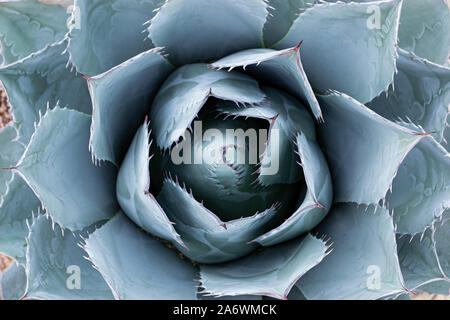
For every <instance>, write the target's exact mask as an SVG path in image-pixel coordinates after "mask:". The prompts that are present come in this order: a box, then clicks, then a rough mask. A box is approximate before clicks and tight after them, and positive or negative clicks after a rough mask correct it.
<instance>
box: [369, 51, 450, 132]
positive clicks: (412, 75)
mask: <svg viewBox="0 0 450 320" xmlns="http://www.w3.org/2000/svg"><path fill="white" fill-rule="evenodd" d="M399 53H400V57H399V59H398V62H397V66H398V70H399V72H398V73H397V75H396V76H395V78H394V84H393V87H392V89H390V90H389V91H388V93H387V95H384V94H381V95H380V96H379V97H377V98H375V99H374V100H373V101H372V102H370V104H369V105H368V107H369V108H371V109H372V110H374V111H375V112H377V113H378V114H380V115H382V116H383V117H385V118H387V119H389V120H392V121H399V119H400V121H404V122H407V121H410V122H412V123H414V124H415V125H417V126H421V127H423V128H424V129H425V130H426V131H427V132H435V135H434V136H435V137H436V140H438V141H441V140H442V136H443V133H444V129H445V123H446V119H447V113H448V112H449V105H450V69H449V68H446V67H442V66H439V65H436V64H434V63H431V62H429V61H427V60H424V59H421V58H419V57H417V56H415V55H414V54H411V53H408V52H406V51H404V50H401V49H400V50H399ZM394 88H395V90H394Z"/></svg>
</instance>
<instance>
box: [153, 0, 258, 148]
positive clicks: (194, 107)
mask: <svg viewBox="0 0 450 320" xmlns="http://www.w3.org/2000/svg"><path fill="white" fill-rule="evenodd" d="M173 2H177V1H173ZM170 3H172V1H171V2H170ZM209 97H215V98H219V99H223V100H229V101H234V102H236V103H242V104H244V103H249V104H258V103H261V102H262V101H263V100H264V98H265V95H264V93H263V92H262V91H261V89H260V88H259V86H258V82H257V81H256V80H254V79H253V78H251V77H249V76H247V75H245V74H242V73H239V72H226V71H224V70H220V71H217V70H213V69H210V68H208V67H207V65H206V64H191V65H186V66H183V67H181V68H179V69H177V70H176V71H175V72H173V73H172V74H171V75H170V76H169V78H167V80H166V81H165V82H164V84H163V85H162V87H161V89H160V90H159V91H158V94H157V95H156V97H155V100H154V101H153V104H152V108H151V112H150V120H151V123H152V130H153V134H154V136H155V138H156V142H157V144H158V146H159V147H160V148H162V149H167V148H169V147H171V146H172V144H173V143H174V142H176V141H178V139H179V138H180V137H182V136H183V135H184V133H185V132H186V129H188V128H189V127H190V125H191V123H192V121H193V120H194V118H195V117H196V116H197V114H198V112H199V111H200V110H201V108H202V107H203V105H204V104H205V102H206V101H207V100H208V98H209Z"/></svg>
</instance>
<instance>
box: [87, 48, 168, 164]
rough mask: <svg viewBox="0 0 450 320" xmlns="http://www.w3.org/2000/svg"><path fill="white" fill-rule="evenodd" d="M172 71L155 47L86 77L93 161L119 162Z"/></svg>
mask: <svg viewBox="0 0 450 320" xmlns="http://www.w3.org/2000/svg"><path fill="white" fill-rule="evenodd" d="M171 70H172V67H171V66H170V65H169V63H168V62H167V61H166V59H165V58H164V57H163V56H162V55H161V54H160V53H159V49H157V48H154V49H151V50H149V51H146V52H144V53H141V54H140V55H138V56H136V57H134V58H131V59H130V60H127V61H126V62H124V63H122V64H121V65H119V66H117V67H114V68H112V69H111V70H109V71H107V72H105V73H103V74H101V75H98V76H95V77H92V78H88V84H89V90H90V93H91V96H92V105H93V112H92V115H93V118H92V131H91V141H90V148H91V150H92V153H93V155H94V157H95V158H96V159H100V160H109V161H112V162H114V163H116V164H119V163H120V162H121V161H122V159H123V157H124V155H125V153H126V151H127V148H128V146H129V145H130V142H131V140H132V139H133V134H134V132H136V130H137V128H138V127H139V124H140V123H141V122H142V119H143V118H144V116H145V114H146V113H148V108H149V104H150V103H151V101H152V100H153V98H154V95H155V93H156V90H157V89H158V88H159V86H160V85H161V83H162V82H163V81H164V79H165V78H166V77H167V75H168V74H169V72H170V71H171Z"/></svg>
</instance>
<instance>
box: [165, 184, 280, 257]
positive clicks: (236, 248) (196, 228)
mask: <svg viewBox="0 0 450 320" xmlns="http://www.w3.org/2000/svg"><path fill="white" fill-rule="evenodd" d="M157 199H158V202H159V203H160V204H161V206H162V207H163V208H164V210H165V211H166V212H167V215H168V216H169V218H170V219H171V220H172V221H173V222H174V223H175V229H176V230H177V231H178V232H179V233H180V235H181V238H182V239H183V241H184V243H185V244H186V247H182V246H180V245H179V244H177V247H178V249H179V250H180V251H181V252H182V253H183V254H184V255H185V256H187V257H189V258H190V259H192V260H194V261H197V262H199V263H219V262H224V261H230V260H233V259H237V258H241V257H243V256H245V255H247V254H248V253H250V252H252V251H253V250H255V249H256V247H257V244H255V243H252V244H250V243H248V242H249V241H251V240H253V239H254V238H256V237H258V236H259V235H261V234H262V233H264V232H266V231H268V228H270V226H271V224H270V222H271V221H272V220H273V219H274V216H275V214H276V213H277V205H274V206H272V207H271V208H269V209H267V210H265V211H263V212H261V213H256V214H255V215H253V216H249V217H246V218H241V219H237V220H232V221H228V222H223V221H222V220H220V218H219V217H218V216H216V215H215V214H214V213H213V212H211V211H210V210H208V209H207V208H206V207H204V206H203V204H202V203H200V202H198V201H197V200H196V199H195V198H194V196H193V195H192V191H191V192H189V191H188V190H187V189H186V188H185V187H181V186H180V185H179V184H178V183H177V182H175V181H173V180H171V179H166V180H165V181H164V184H163V187H162V190H161V192H160V194H159V195H158V198H157Z"/></svg>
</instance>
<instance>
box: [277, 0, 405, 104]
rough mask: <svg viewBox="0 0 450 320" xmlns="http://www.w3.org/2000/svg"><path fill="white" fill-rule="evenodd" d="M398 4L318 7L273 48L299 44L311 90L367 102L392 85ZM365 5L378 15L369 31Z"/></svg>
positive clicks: (390, 2)
mask: <svg viewBox="0 0 450 320" xmlns="http://www.w3.org/2000/svg"><path fill="white" fill-rule="evenodd" d="M401 5H402V1H401V0H391V1H376V2H371V3H349V4H347V3H322V4H317V5H315V6H314V7H313V8H311V9H308V10H306V11H305V12H304V13H303V14H301V15H300V16H299V18H297V20H295V21H294V23H293V25H292V27H291V29H290V30H289V32H288V34H287V35H286V37H285V38H283V40H281V41H280V42H279V43H278V44H277V45H276V46H275V47H276V48H279V49H284V48H288V47H292V46H295V45H297V44H298V42H299V41H301V40H302V41H303V45H302V62H303V66H304V67H305V71H306V74H307V75H308V78H309V80H310V82H311V84H312V86H313V87H314V88H315V89H316V90H319V91H325V90H327V89H334V90H338V91H341V92H344V93H346V94H348V95H351V96H352V97H354V98H356V99H357V100H359V101H361V102H368V101H370V100H372V99H373V98H374V97H376V96H378V95H379V94H380V93H381V92H382V91H385V90H386V89H387V88H388V86H389V84H390V83H391V82H392V78H393V76H394V71H395V58H396V41H397V31H398V21H399V18H400V9H401ZM370 6H372V8H373V6H376V7H377V8H378V9H379V11H380V19H381V21H380V29H376V28H369V25H370V24H369V21H370V19H371V14H369V13H367V12H368V10H369V9H370V8H369V7H370ZM330 48H334V50H330Z"/></svg>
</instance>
